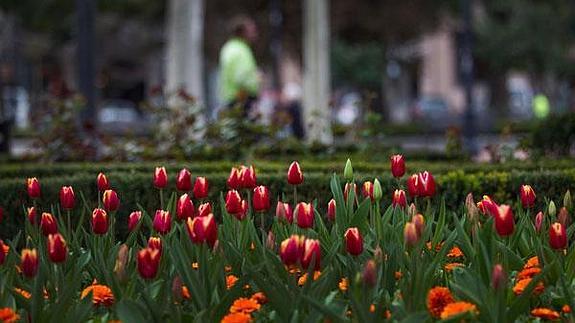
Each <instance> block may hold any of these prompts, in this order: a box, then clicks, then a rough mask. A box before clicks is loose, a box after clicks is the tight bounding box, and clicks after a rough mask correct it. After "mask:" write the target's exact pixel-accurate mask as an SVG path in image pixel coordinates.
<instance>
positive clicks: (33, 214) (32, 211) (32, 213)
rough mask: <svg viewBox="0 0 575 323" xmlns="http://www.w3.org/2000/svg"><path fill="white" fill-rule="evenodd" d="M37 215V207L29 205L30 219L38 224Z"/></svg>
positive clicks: (31, 222)
mask: <svg viewBox="0 0 575 323" xmlns="http://www.w3.org/2000/svg"><path fill="white" fill-rule="evenodd" d="M36 216H37V212H36V207H34V206H33V207H29V208H28V221H29V222H30V224H31V225H34V224H36Z"/></svg>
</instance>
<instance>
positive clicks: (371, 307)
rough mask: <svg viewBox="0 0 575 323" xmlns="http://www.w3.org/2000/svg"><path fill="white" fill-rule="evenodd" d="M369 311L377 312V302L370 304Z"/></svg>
mask: <svg viewBox="0 0 575 323" xmlns="http://www.w3.org/2000/svg"><path fill="white" fill-rule="evenodd" d="M369 312H370V313H375V304H371V305H369Z"/></svg>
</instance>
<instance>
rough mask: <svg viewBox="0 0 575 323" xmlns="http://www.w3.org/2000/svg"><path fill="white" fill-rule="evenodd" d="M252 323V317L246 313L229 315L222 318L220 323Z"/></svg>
mask: <svg viewBox="0 0 575 323" xmlns="http://www.w3.org/2000/svg"><path fill="white" fill-rule="evenodd" d="M251 321H252V316H251V315H250V314H247V313H242V312H239V313H230V314H228V315H226V316H224V317H223V318H222V321H221V323H247V322H251Z"/></svg>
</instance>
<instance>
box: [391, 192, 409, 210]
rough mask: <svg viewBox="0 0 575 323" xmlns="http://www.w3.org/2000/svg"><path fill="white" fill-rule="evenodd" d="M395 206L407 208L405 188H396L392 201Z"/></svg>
mask: <svg viewBox="0 0 575 323" xmlns="http://www.w3.org/2000/svg"><path fill="white" fill-rule="evenodd" d="M391 203H392V205H393V206H394V207H400V208H402V209H403V208H405V207H406V206H407V198H406V197H405V191H404V190H395V192H393V199H392V201H391Z"/></svg>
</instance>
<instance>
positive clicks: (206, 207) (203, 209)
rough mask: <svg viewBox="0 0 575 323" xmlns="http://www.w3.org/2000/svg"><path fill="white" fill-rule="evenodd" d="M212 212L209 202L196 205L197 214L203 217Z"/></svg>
mask: <svg viewBox="0 0 575 323" xmlns="http://www.w3.org/2000/svg"><path fill="white" fill-rule="evenodd" d="M210 213H212V205H211V204H210V202H206V203H202V204H200V206H198V216H199V217H204V216H208V214H210Z"/></svg>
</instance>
